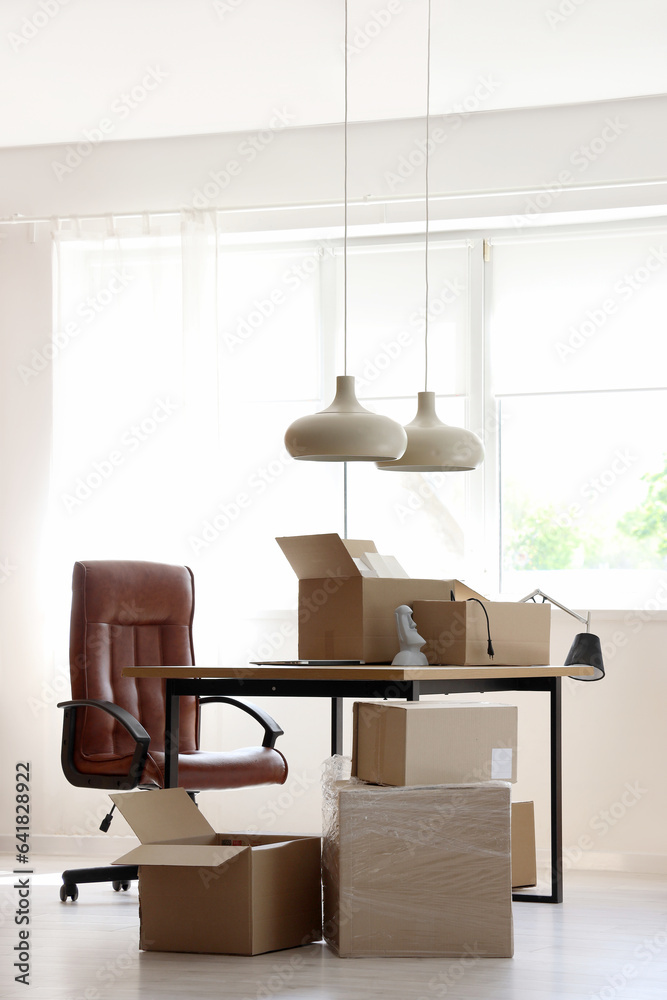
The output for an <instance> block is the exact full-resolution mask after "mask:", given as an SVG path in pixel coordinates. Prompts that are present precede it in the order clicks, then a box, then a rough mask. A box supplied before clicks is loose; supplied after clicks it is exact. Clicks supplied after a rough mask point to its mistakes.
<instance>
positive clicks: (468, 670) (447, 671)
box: [123, 663, 595, 681]
mask: <svg viewBox="0 0 667 1000" xmlns="http://www.w3.org/2000/svg"><path fill="white" fill-rule="evenodd" d="M572 670H573V668H572V667H564V666H553V665H548V666H538V667H512V666H503V665H498V666H497V667H496V666H493V667H486V666H485V667H460V666H452V667H445V666H438V667H393V666H392V665H391V664H382V663H372V664H358V665H356V666H350V665H346V666H340V665H339V666H336V665H334V664H332V665H330V666H307V665H305V664H302V663H300V664H293V665H288V664H287V663H285V664H271V665H267V664H262V665H261V666H255V665H254V664H248V665H246V666H242V667H200V666H194V667H125V668H124V670H123V677H171V678H173V677H182V678H191V677H196V678H210V679H213V678H216V677H219V678H224V679H233V680H236V679H242V678H248V679H249V680H269V679H270V680H293V681H305V680H308V681H318V680H321V681H333V680H338V681H354V680H359V681H367V680H387V681H420V680H422V681H426V680H486V679H488V678H493V677H497V678H501V677H516V678H520V677H570V676H572ZM594 673H595V670H594V668H593V667H580V668H579V671H578V674H577V676H579V677H592V676H593V674H594Z"/></svg>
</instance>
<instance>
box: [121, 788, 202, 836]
mask: <svg viewBox="0 0 667 1000" xmlns="http://www.w3.org/2000/svg"><path fill="white" fill-rule="evenodd" d="M109 797H110V799H111V801H112V802H114V803H115V805H116V806H117V807H118V809H119V811H120V812H121V813H122V814H123V816H124V817H125V819H126V820H127V822H128V823H129V824H130V826H131V827H132V830H133V832H134V833H135V834H136V836H137V837H138V838H139V840H140V841H141V843H142V844H159V843H166V842H169V841H174V840H191V839H192V838H193V837H197V838H206V840H208V843H209V844H210V843H214V840H212V839H211V838H215V830H214V829H213V827H212V826H211V825H210V823H208V822H207V820H206V819H205V818H204V816H203V815H202V814H201V813H200V811H199V809H198V808H197V806H196V805H195V804H194V802H193V801H192V799H191V798H190V796H189V795H188V793H187V792H186V790H185V789H184V788H163V789H160V790H158V791H154V792H116V793H115V794H114V795H110V796H109ZM202 842H205V841H202Z"/></svg>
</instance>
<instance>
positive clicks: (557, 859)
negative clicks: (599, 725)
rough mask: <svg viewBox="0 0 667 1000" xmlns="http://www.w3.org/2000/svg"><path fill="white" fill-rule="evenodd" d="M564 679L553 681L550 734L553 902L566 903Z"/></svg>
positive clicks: (550, 703)
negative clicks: (562, 731)
mask: <svg viewBox="0 0 667 1000" xmlns="http://www.w3.org/2000/svg"><path fill="white" fill-rule="evenodd" d="M561 701H562V691H561V679H560V677H554V678H553V686H552V688H551V691H550V696H549V722H550V734H551V902H552V903H562V902H563V769H562V753H561Z"/></svg>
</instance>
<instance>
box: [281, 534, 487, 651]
mask: <svg viewBox="0 0 667 1000" xmlns="http://www.w3.org/2000/svg"><path fill="white" fill-rule="evenodd" d="M276 541H277V542H278V544H279V545H280V547H281V549H282V550H283V552H284V553H285V556H286V557H287V559H288V561H289V563H290V565H291V567H292V569H293V570H294V572H295V573H296V575H297V577H298V578H299V657H300V659H304V660H338V659H340V660H362V661H363V662H365V663H391V661H392V660H393V658H394V656H395V655H396V653H397V652H398V651H399V641H398V633H397V629H396V617H395V611H396V608H397V607H398V606H399V605H401V604H408V605H410V606H412V604H413V602H414V601H417V600H442V601H449V599H450V597H451V596H452V594H453V595H454V597H456V598H458V599H459V600H462V599H464V598H466V597H478V596H479V595H478V594H476V592H475V591H474V590H470V588H469V587H466V586H465V584H463V583H461V582H460V581H458V580H413V579H412V578H410V577H407V576H403V577H378V576H367V575H365V572H366V571H365V569H364V556H365V555H367V554H368V553H370V554H371V555H378V553H377V549H376V547H375V545H374V543H373V542H372V541H369V540H363V539H362V540H359V539H350V538H345V539H342V538H340V536H339V535H337V534H335V533H334V534H325V535H296V536H290V537H283V538H277V539H276ZM355 560H356V561H355ZM377 565H379V566H380V571H381V566H382V560H381V559H380V560H379V561H378V562H377ZM369 569H370V566H369Z"/></svg>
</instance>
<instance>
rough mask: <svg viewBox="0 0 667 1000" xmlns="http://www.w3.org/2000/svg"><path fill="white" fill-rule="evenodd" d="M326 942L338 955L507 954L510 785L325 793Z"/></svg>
mask: <svg viewBox="0 0 667 1000" xmlns="http://www.w3.org/2000/svg"><path fill="white" fill-rule="evenodd" d="M324 803H325V816H324V833H325V836H324V845H323V853H322V860H323V883H324V937H325V940H326V941H327V943H328V944H329V945H330V946H331V947H332V948H333V949H334V950H335V951H336V952H337V953H338V955H339V956H340V957H341V958H350V957H361V956H408V957H417V956H427V957H428V956H430V957H434V956H448V957H454V956H456V957H470V958H471V959H473V958H510V957H511V956H512V954H513V925H512V902H511V897H512V887H511V872H510V786H509V785H508V784H507V783H504V782H497V783H485V784H475V785H437V786H431V787H428V786H411V787H409V788H387V787H381V786H379V785H367V784H364V783H362V782H358V781H356V779H354V778H353V779H351V781H347V782H334V783H333V784H332V785H330V786H328V787H326V786H325V797H324Z"/></svg>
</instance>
